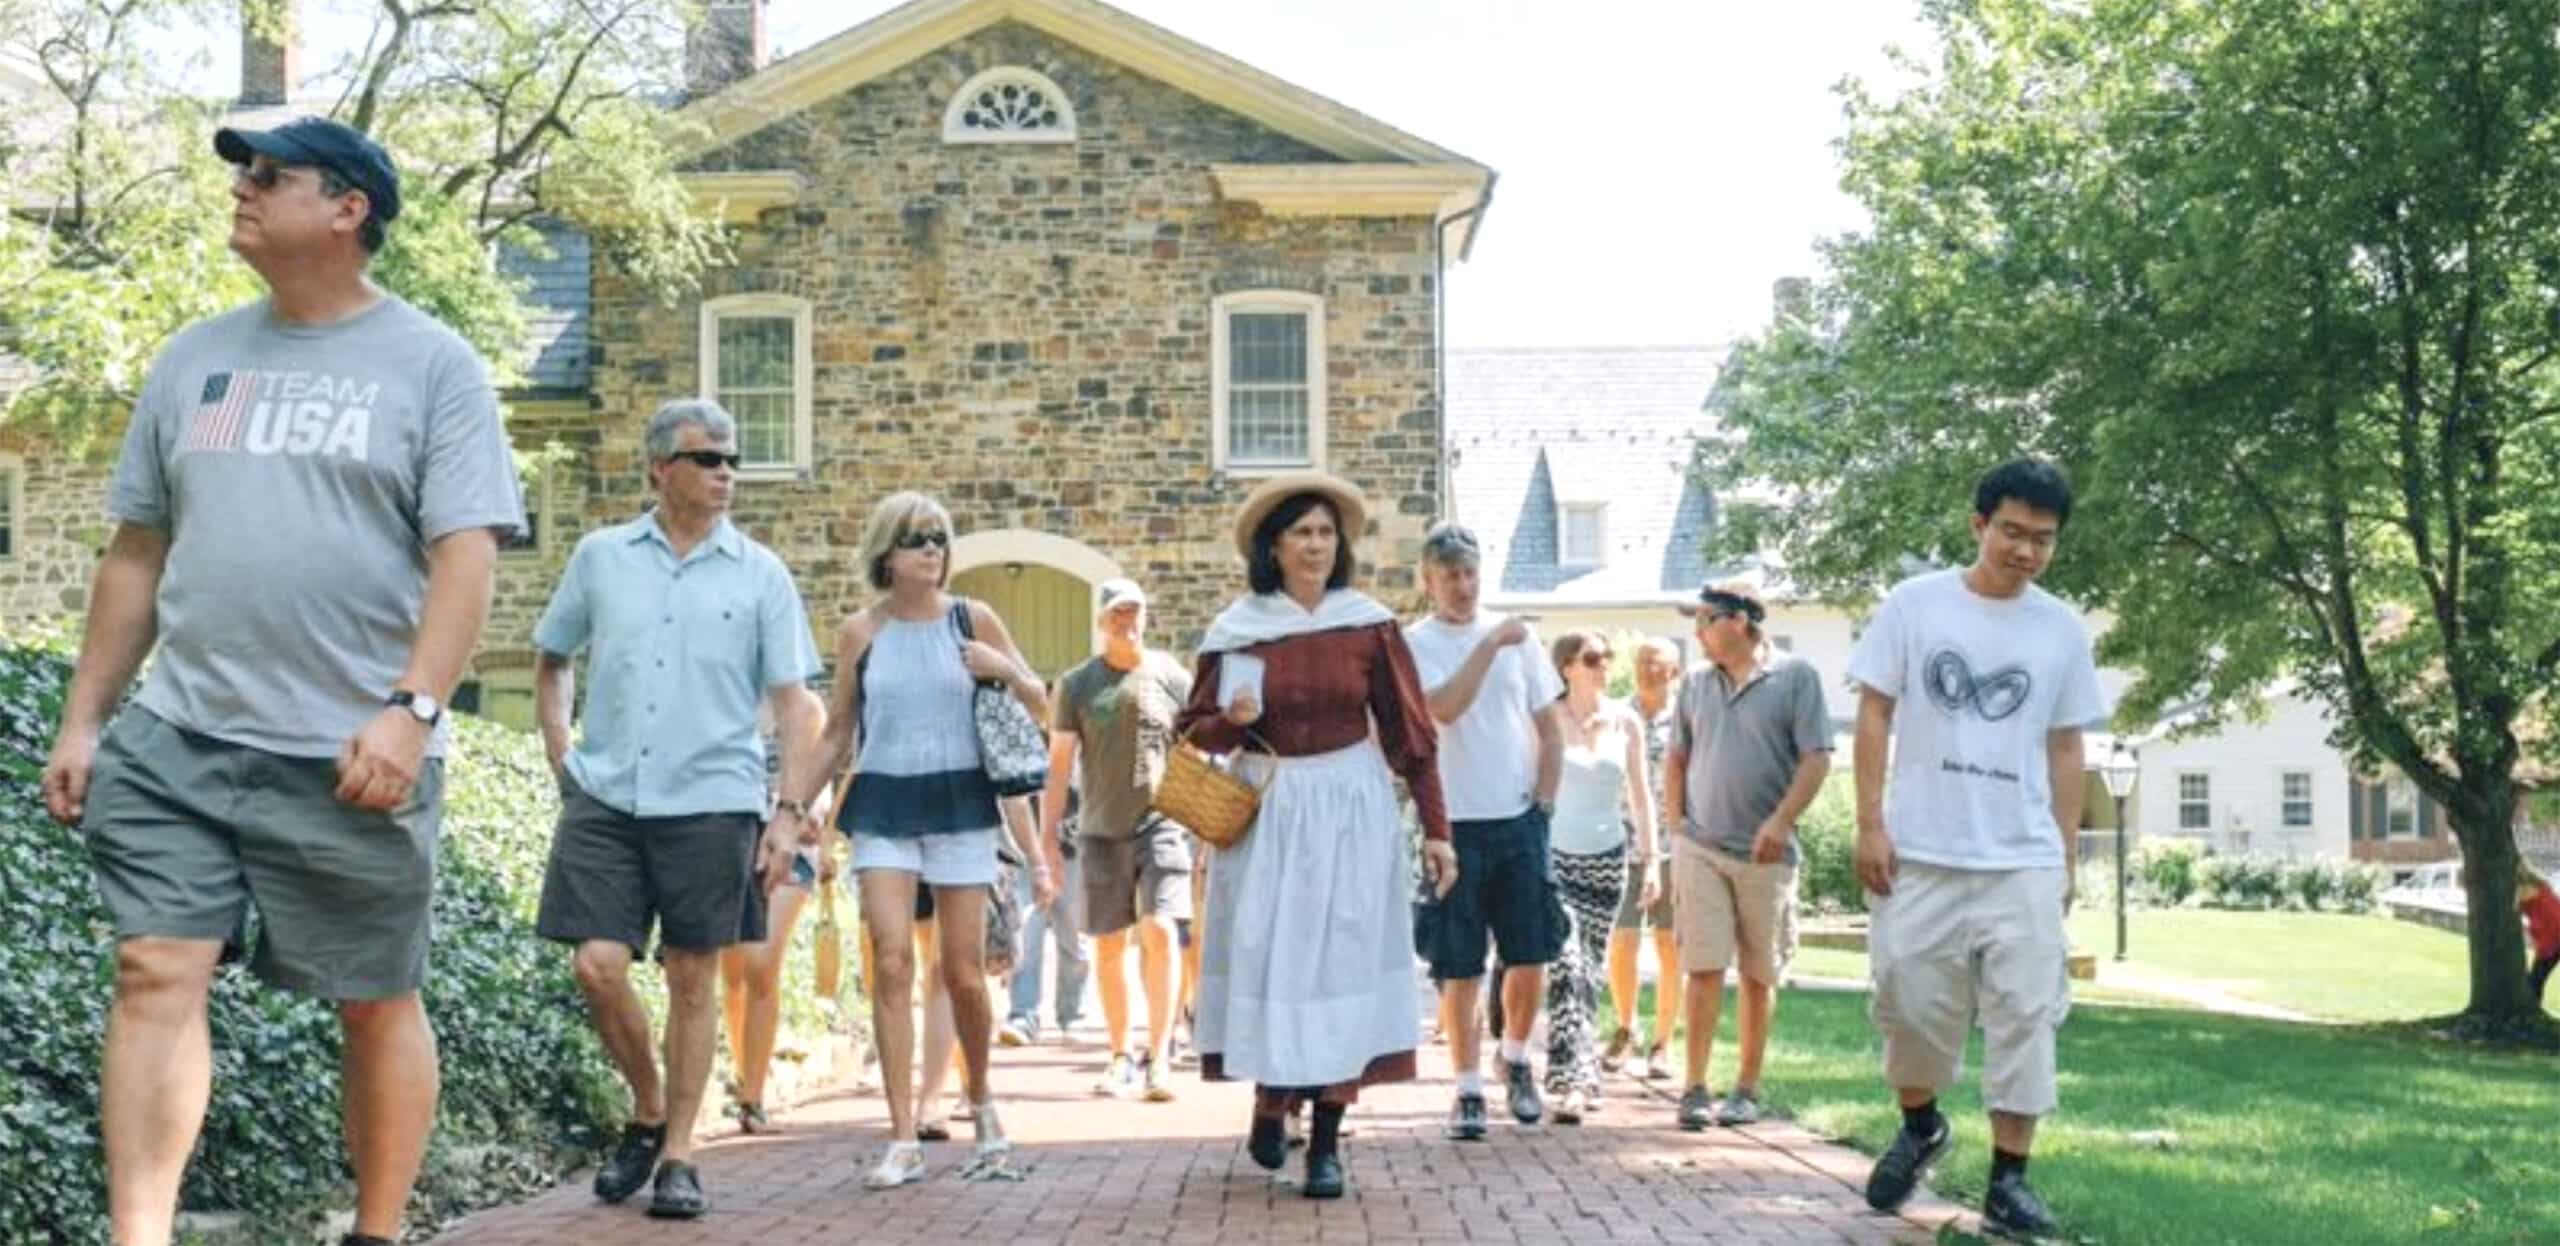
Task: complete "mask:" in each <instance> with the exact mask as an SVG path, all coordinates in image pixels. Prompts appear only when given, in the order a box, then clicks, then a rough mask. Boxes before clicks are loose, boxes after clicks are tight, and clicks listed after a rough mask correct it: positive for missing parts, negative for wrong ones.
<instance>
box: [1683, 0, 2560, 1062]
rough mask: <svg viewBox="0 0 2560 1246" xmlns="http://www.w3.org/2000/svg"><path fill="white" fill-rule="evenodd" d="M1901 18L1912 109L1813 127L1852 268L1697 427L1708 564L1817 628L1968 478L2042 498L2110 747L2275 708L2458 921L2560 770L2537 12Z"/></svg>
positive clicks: (1945, 3) (2548, 211) (2554, 103)
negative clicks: (2400, 845) (1809, 595)
mask: <svg viewBox="0 0 2560 1246" xmlns="http://www.w3.org/2000/svg"><path fill="white" fill-rule="evenodd" d="M1928 13H1929V15H1930V17H1931V18H1932V20H1933V22H1934V24H1935V26H1936V28H1937V33H1938V34H1939V36H1940V39H1941V43H1942V45H1943V49H1944V50H1943V53H1942V55H1941V56H1940V57H1939V59H1938V60H1937V61H1936V63H1935V64H1934V65H1922V64H1916V63H1915V64H1913V65H1912V66H1911V68H1913V69H1914V70H1915V71H1917V72H1918V73H1920V74H1921V75H1922V76H1923V81H1922V82H1921V84H1920V85H1919V86H1917V87H1915V88H1914V89H1913V90H1911V91H1909V92H1908V93H1906V94H1904V95H1901V96H1899V97H1897V98H1894V99H1890V100H1887V99H1880V98H1877V97H1875V96H1872V95H1870V94H1868V93H1867V92H1865V91H1864V90H1863V89H1860V88H1858V87H1856V86H1852V87H1850V88H1849V89H1848V91H1847V102H1848V109H1849V113H1850V119H1851V120H1850V134H1849V137H1848V138H1847V139H1846V140H1845V142H1844V144H1843V148H1842V153H1843V165H1844V167H1843V174H1842V177H1843V184H1844V185H1845V186H1846V187H1847V188H1848V189H1849V190H1850V191H1851V193H1853V194H1855V195H1856V196H1857V197H1858V198H1859V199H1861V200H1862V201H1863V202H1864V204H1865V205H1866V207H1867V209H1868V210H1869V213H1870V215H1871V216H1872V219H1873V227H1872V229H1871V230H1870V231H1868V232H1866V233H1863V234H1858V235H1852V236H1847V237H1843V238H1839V239H1837V240H1835V241H1833V242H1832V243H1830V244H1829V245H1828V246H1827V248H1826V261H1827V267H1828V272H1827V274H1826V276H1825V279H1824V280H1823V282H1822V283H1821V284H1820V286H1819V287H1818V289H1817V290H1816V292H1815V296H1814V299H1813V301H1812V303H1811V305H1810V307H1809V308H1808V309H1807V311H1806V313H1805V314H1803V315H1791V316H1789V317H1786V318H1784V319H1782V320H1781V322H1780V323H1778V324H1777V325H1775V326H1774V327H1773V328H1772V329H1771V330H1770V331H1769V332H1768V333H1767V334H1765V335H1764V336H1763V337H1762V338H1761V339H1760V340H1758V341H1756V342H1751V343H1747V344H1746V345H1745V346H1744V347H1743V348H1742V349H1741V350H1740V351H1739V352H1738V353H1737V357H1736V364H1735V367H1734V368H1733V369H1732V370H1731V372H1730V374H1729V375H1728V377H1727V378H1726V379H1725V380H1724V382H1723V383H1722V385H1721V388H1720V391H1719V393H1718V394H1717V395H1716V397H1715V400H1714V401H1715V404H1716V407H1717V411H1718V414H1719V415H1720V417H1721V418H1722V421H1723V423H1724V425H1725V427H1726V429H1727V430H1728V433H1729V435H1727V436H1725V437H1723V438H1720V439H1714V440H1710V441H1708V442H1705V443H1703V444H1702V446H1701V450H1700V457H1701V463H1700V466H1701V469H1702V470H1703V472H1704V473H1705V475H1706V476H1707V477H1708V479H1709V482H1710V484H1711V485H1713V486H1715V487H1717V488H1718V489H1719V490H1720V493H1719V496H1723V497H1727V498H1731V499H1733V503H1732V505H1730V506H1729V507H1728V509H1727V512H1726V520H1727V522H1726V524H1725V527H1724V529H1723V530H1722V532H1721V533H1720V537H1719V540H1720V543H1722V544H1723V545H1724V546H1725V547H1726V548H1725V550H1724V551H1723V552H1724V553H1728V554H1740V553H1746V552H1749V551H1752V550H1755V549H1762V548H1766V549H1770V550H1774V551H1775V552H1776V553H1777V554H1778V555H1779V556H1781V557H1782V558H1783V560H1784V562H1785V565H1786V567H1787V570H1788V574H1789V576H1790V578H1792V579H1793V580H1795V581H1796V582H1797V583H1799V584H1801V585H1804V586H1807V587H1809V588H1811V589H1813V590H1815V591H1817V592H1819V593H1822V594H1824V595H1826V596H1829V597H1832V598H1835V599H1838V600H1843V601H1852V602H1854V601H1857V600H1861V599H1864V598H1867V597H1869V596H1871V595H1872V594H1874V593H1875V592H1877V591H1878V590H1879V589H1881V588H1882V587H1883V586H1884V584H1885V582H1886V581H1887V580H1888V579H1889V578H1891V577H1892V575H1893V574H1895V572H1896V570H1897V569H1898V568H1899V566H1900V565H1901V564H1902V561H1903V560H1904V559H1905V558H1907V557H1909V556H1913V555H1918V556H1920V557H1924V558H1931V559H1936V560H1939V561H1942V562H1957V561H1964V560H1967V559H1969V557H1970V549H1969V540H1968V533H1967V531H1966V528H1965V525H1964V516H1965V511H1966V510H1967V507H1966V506H1965V505H1964V502H1965V500H1966V499H1968V498H1969V496H1970V487H1971V484H1972V481H1973V480H1974V478H1975V477H1976V476H1977V475H1978V474H1979V473H1980V472H1981V471H1983V470H1984V469H1985V468H1987V467H1989V466H1990V465H1992V464H1993V463H1996V462H1999V461H2001V460H2004V459H2007V458H2011V457H2014V456H2016V455H2018V454H2020V453H2022V452H2039V453H2043V454H2046V455H2049V456H2052V457H2054V458H2056V459H2059V460H2060V461H2062V462H2063V463H2065V464H2066V465H2067V466H2068V467H2069V468H2071V470H2072V471H2073V473H2074V475H2075V476H2076V477H2077V479H2078V482H2079V484H2080V485H2081V489H2082V496H2081V504H2080V506H2079V509H2078V510H2077V512H2076V513H2075V515H2074V518H2073V521H2072V524H2071V528H2070V531H2069V533H2068V535H2067V537H2066V539H2065V541H2064V548H2063V550H2062V552H2061V555H2060V557H2059V558H2058V559H2057V560H2056V562H2055V564H2054V567H2053V571H2052V575H2051V577H2050V583H2051V584H2052V586H2053V587H2055V588H2056V589H2057V590H2059V591H2061V592H2063V593H2065V594H2066V595H2068V596H2071V597H2073V598H2074V599H2076V600H2078V601H2080V602H2082V603H2084V604H2086V605H2088V606H2090V607H2092V608H2095V609H2098V610H2102V611H2105V612H2108V613H2109V614H2110V615H2111V616H2112V626H2111V628H2110V629H2109V630H2108V631H2107V633H2106V635H2105V638H2104V640H2103V641H2102V654H2101V656H2102V657H2103V658H2104V659H2105V660H2107V661H2108V662H2110V663H2111V664H2113V665H2117V666H2121V667H2125V668H2129V669H2132V670H2134V671H2136V672H2137V673H2138V674H2139V676H2140V678H2139V680H2138V682H2137V683H2136V684H2135V685H2134V687H2133V688H2132V689H2131V690H2130V691H2129V692H2128V693H2127V695H2126V697H2125V702H2124V705H2123V707H2122V709H2123V714H2124V717H2125V718H2126V719H2128V720H2133V721H2142V720H2149V719H2154V718H2157V717H2159V716H2161V715H2162V713H2163V712H2164V711H2166V710H2167V709H2169V708H2171V707H2175V706H2182V705H2185V704H2188V703H2191V702H2193V703H2199V704H2201V705H2202V707H2203V709H2202V716H2203V717H2202V723H2201V725H2202V726H2204V727H2206V728H2210V727H2212V726H2215V725H2218V724H2219V722H2220V721H2222V720H2223V718H2224V717H2225V716H2227V715H2230V714H2233V713H2236V712H2245V711H2247V710H2248V709H2249V708H2250V707H2251V706H2253V705H2255V704H2256V703H2257V702H2258V700H2259V698H2260V697H2261V696H2262V695H2263V694H2264V692H2265V691H2266V690H2267V689H2268V688H2269V687H2270V686H2271V685H2272V684H2274V683H2276V682H2278V681H2280V680H2290V681H2292V682H2293V683H2294V684H2295V685H2297V686H2298V687H2300V688H2301V689H2303V690H2304V691H2305V692H2306V693H2307V694H2308V695H2310V696H2312V697H2314V698H2317V699H2318V700H2320V701H2321V702H2322V703H2323V704H2324V705H2325V706H2326V707H2327V708H2328V709H2329V710H2330V711H2332V718H2333V721H2336V722H2338V723H2339V724H2340V733H2339V743H2340V744H2342V745H2343V746H2345V747H2348V748H2350V749H2351V750H2353V751H2354V752H2355V754H2356V755H2357V758H2358V760H2359V762H2361V763H2362V764H2364V765H2365V766H2367V767H2368V768H2371V767H2376V766H2379V765H2382V764H2388V765H2390V766H2392V767H2394V768H2396V769H2398V770H2400V771H2402V772H2404V773H2406V774H2408V775H2409V776H2410V778H2411V779H2412V780H2413V781H2414V782H2415V783H2417V785H2418V786H2419V787H2420V788H2422V789H2423V790H2425V791H2426V792H2427V793H2428V795H2430V796H2431V797H2433V798H2434V799H2435V800H2436V801H2437V802H2439V803H2441V804H2442V805H2444V806H2445V808H2446V809H2447V811H2448V813H2449V815H2450V817H2451V821H2452V823H2453V825H2454V828H2455V831H2456V833H2457V835H2458V836H2459V837H2460V838H2461V840H2462V843H2463V846H2464V850H2465V854H2466V856H2467V858H2468V859H2469V860H2470V861H2471V863H2472V866H2473V869H2472V871H2471V877H2472V880H2473V881H2472V885H2473V886H2474V888H2475V890H2474V892H2473V903H2474V904H2475V906H2477V905H2482V904H2486V903H2487V902H2488V897H2492V896H2495V895H2498V894H2501V893H2502V891H2503V889H2505V888H2509V887H2511V886H2512V885H2513V882H2512V877H2513V866H2514V862H2515V843H2514V835H2513V814H2514V809H2515V806H2516V801H2517V797H2518V792H2519V780H2520V776H2521V775H2522V774H2524V773H2525V772H2526V767H2527V763H2528V762H2530V761H2532V760H2534V758H2535V755H2536V750H2539V756H2540V760H2541V761H2543V762H2551V761H2553V760H2555V758H2554V757H2553V756H2552V750H2553V749H2554V748H2555V747H2560V733H2555V732H2552V731H2549V730H2537V725H2538V724H2541V723H2545V722H2547V721H2548V720H2549V719H2550V718H2551V717H2552V716H2554V715H2555V713H2560V707H2555V706H2554V702H2553V692H2552V689H2553V687H2554V686H2555V685H2560V418H2554V417H2555V415H2560V384H2555V375H2560V374H2556V373H2555V363H2560V318H2555V314H2554V309H2555V308H2560V260H2555V259H2554V258H2553V251H2552V248H2551V245H2550V242H2551V222H2552V221H2553V220H2554V219H2560V159H2555V158H2554V156H2553V147H2552V140H2553V138H2554V135H2555V126H2560V120H2555V119H2556V118H2560V46H2555V43H2554V41H2553V39H2552V38H2551V32H2552V30H2553V29H2554V28H2555V26H2560V0H2519V2H2518V3H2511V4H2498V5H2459V4H2452V5H2449V4H2441V3H2436V2H2434V0H2358V2H2357V3H2352V4H2337V5H2326V6H2312V7H2308V8H2306V7H2305V6H2303V5H2300V4H2298V3H2293V2H2292V0H2089V2H2086V3H2064V2H2062V0H1933V2H1932V3H1930V4H1929V5H1928ZM1744 485H1751V486H1755V487H1754V488H1748V489H1746V488H1742V487H1741V486H1744ZM2518 937H2519V936H2518V934H2517V932H2516V931H2514V930H2512V929H2506V928H2505V926H2504V925H2500V926H2498V928H2496V929H2491V928H2490V927H2489V926H2485V925H2484V926H2483V927H2482V928H2481V929H2480V930H2479V931H2476V932H2475V947H2474V950H2473V978H2472V996H2471V1007H2470V1010H2469V1011H2470V1012H2471V1014H2472V1015H2473V1016H2474V1017H2475V1018H2476V1019H2478V1020H2480V1021H2482V1022H2484V1023H2486V1024H2489V1025H2492V1026H2505V1025H2509V1024H2511V1023H2514V1022H2516V1021H2517V1020H2519V1019H2520V1018H2523V1017H2526V1016H2528V1015H2530V1014H2531V1012H2532V1009H2531V1005H2530V1002H2529V1001H2528V1000H2526V999H2525V998H2524V992H2523V982H2522V978H2521V975H2520V974H2519V972H2518V971H2517V968H2516V967H2517V965H2518V964H2519V963H2520V956H2521V947H2520V946H2519V944H2518V943H2517V942H2516V940H2517V939H2518Z"/></svg>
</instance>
